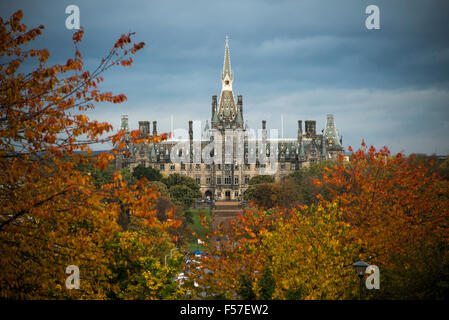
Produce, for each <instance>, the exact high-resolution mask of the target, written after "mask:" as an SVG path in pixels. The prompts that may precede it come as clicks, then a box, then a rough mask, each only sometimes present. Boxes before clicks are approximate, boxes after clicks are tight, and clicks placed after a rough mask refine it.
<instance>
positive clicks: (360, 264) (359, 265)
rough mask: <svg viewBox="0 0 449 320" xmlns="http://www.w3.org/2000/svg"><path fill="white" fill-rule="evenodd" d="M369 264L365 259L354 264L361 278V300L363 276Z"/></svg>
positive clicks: (361, 295) (361, 296)
mask: <svg viewBox="0 0 449 320" xmlns="http://www.w3.org/2000/svg"><path fill="white" fill-rule="evenodd" d="M368 266H369V264H368V263H366V262H365V261H357V262H355V263H353V264H352V267H353V268H354V269H355V272H356V273H357V275H358V276H359V278H360V300H362V299H363V277H364V276H365V271H366V268H367V267H368Z"/></svg>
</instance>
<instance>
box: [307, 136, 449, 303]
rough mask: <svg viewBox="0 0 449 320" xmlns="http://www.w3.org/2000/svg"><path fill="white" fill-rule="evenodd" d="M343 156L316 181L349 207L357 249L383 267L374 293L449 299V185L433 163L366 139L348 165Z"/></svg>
mask: <svg viewBox="0 0 449 320" xmlns="http://www.w3.org/2000/svg"><path fill="white" fill-rule="evenodd" d="M350 151H352V149H351V150H350ZM340 160H341V162H340V163H339V164H338V163H337V164H335V165H334V166H332V167H330V168H325V171H326V173H325V174H324V175H323V180H322V181H323V182H321V181H318V180H317V181H315V183H316V184H317V185H318V186H320V187H324V188H325V189H326V190H327V192H328V195H329V199H330V200H329V201H332V202H334V203H337V204H338V206H339V208H340V210H341V211H342V212H343V216H342V218H343V220H344V221H345V222H347V223H349V224H350V225H351V238H352V239H353V240H352V241H353V242H358V243H360V244H361V247H360V252H359V254H360V255H361V256H363V257H364V258H365V259H367V260H369V261H370V262H371V263H372V264H376V265H378V266H379V267H380V270H381V274H382V279H383V280H382V285H381V290H379V291H378V292H376V293H375V294H376V295H377V296H378V297H383V298H397V299H406V298H412V299H419V298H443V297H446V298H447V296H448V290H447V284H448V283H449V272H448V271H449V264H448V255H449V251H448V240H449V239H448V235H449V233H448V227H449V183H448V181H447V180H444V179H443V178H442V177H441V174H440V173H439V171H438V170H436V169H435V168H436V167H435V164H434V163H432V161H431V160H428V159H426V161H422V160H419V159H418V160H417V159H415V158H414V157H413V156H410V157H405V156H404V155H402V154H401V153H398V154H396V155H391V154H390V151H389V150H388V149H387V148H386V147H385V148H382V149H381V150H379V151H377V150H376V149H375V148H374V147H370V148H368V147H367V146H366V145H365V144H364V143H362V147H361V149H359V150H357V151H355V152H352V154H351V157H350V162H349V163H348V164H344V163H343V159H340ZM321 200H322V202H323V203H326V202H327V201H325V200H324V199H322V198H321Z"/></svg>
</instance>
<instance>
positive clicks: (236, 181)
mask: <svg viewBox="0 0 449 320" xmlns="http://www.w3.org/2000/svg"><path fill="white" fill-rule="evenodd" d="M234 184H239V177H237V176H235V177H234Z"/></svg>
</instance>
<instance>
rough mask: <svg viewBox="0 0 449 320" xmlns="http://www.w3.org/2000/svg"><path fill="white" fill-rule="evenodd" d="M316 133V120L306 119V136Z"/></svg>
mask: <svg viewBox="0 0 449 320" xmlns="http://www.w3.org/2000/svg"><path fill="white" fill-rule="evenodd" d="M314 135H316V121H315V120H306V137H307V138H310V137H312V136H314Z"/></svg>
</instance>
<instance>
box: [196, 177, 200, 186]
mask: <svg viewBox="0 0 449 320" xmlns="http://www.w3.org/2000/svg"><path fill="white" fill-rule="evenodd" d="M196 183H198V184H199V185H201V177H199V176H197V177H196Z"/></svg>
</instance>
